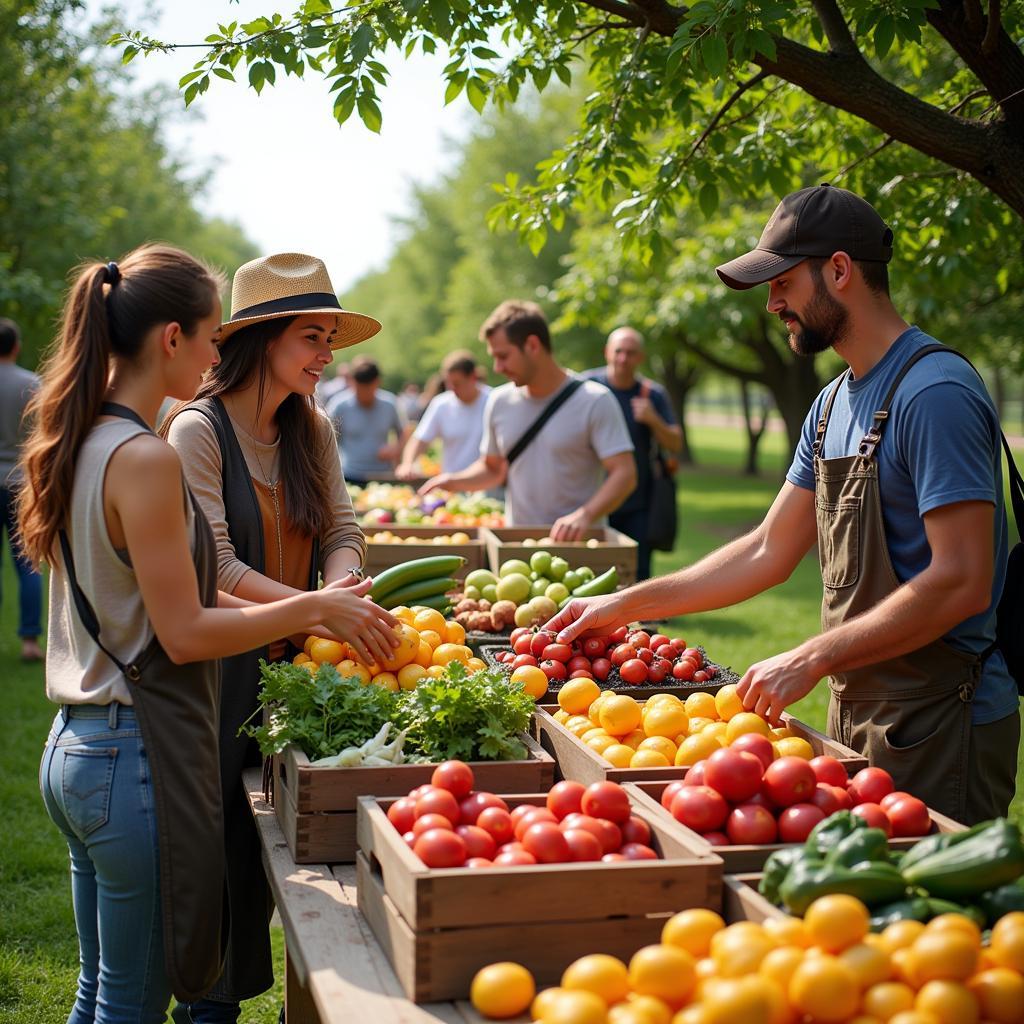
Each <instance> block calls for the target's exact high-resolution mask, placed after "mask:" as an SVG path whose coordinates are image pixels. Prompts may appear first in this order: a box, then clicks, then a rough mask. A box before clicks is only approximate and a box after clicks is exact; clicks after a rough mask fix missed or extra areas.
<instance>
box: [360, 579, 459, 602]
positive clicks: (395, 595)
mask: <svg viewBox="0 0 1024 1024" xmlns="http://www.w3.org/2000/svg"><path fill="white" fill-rule="evenodd" d="M458 585H459V581H458V580H455V579H452V577H451V576H444V577H441V578H440V579H438V578H436V577H434V578H432V579H429V580H420V581H419V582H418V583H409V584H407V585H406V586H404V587H399V588H398V589H397V590H392V591H391V593H390V594H386V595H385V596H384V597H382V598H381V599H380V606H381V608H397V607H398V606H399V605H400V604H416V603H417V601H418V599H419V598H422V597H437V596H438V595H444V593H445V592H446V591H448V590H452V589H454V588H455V587H457V586H458Z"/></svg>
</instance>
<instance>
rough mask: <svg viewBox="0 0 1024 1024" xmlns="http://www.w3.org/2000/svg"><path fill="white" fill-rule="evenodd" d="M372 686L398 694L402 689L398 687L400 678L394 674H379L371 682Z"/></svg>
mask: <svg viewBox="0 0 1024 1024" xmlns="http://www.w3.org/2000/svg"><path fill="white" fill-rule="evenodd" d="M370 685H371V686H380V687H383V688H384V689H385V690H390V691H391V692H392V693H397V692H398V691H399V690H400V689H401V687H400V686H399V685H398V676H396V675H395V673H394V672H378V673H377V674H376V675H375V676H374V677H373V678H372V679H371V680H370Z"/></svg>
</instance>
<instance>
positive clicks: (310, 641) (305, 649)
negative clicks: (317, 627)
mask: <svg viewBox="0 0 1024 1024" xmlns="http://www.w3.org/2000/svg"><path fill="white" fill-rule="evenodd" d="M319 639H320V637H318V636H317V635H316V633H310V634H309V636H307V637H306V642H305V643H304V644H303V645H302V653H303V654H305V655H306V657H307V658H308V657H309V648H310V647H311V646H312V644H313V641H314V640H319Z"/></svg>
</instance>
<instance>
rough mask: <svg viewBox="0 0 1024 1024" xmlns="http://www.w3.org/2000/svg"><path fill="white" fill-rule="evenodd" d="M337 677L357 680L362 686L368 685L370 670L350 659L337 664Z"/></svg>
mask: <svg viewBox="0 0 1024 1024" xmlns="http://www.w3.org/2000/svg"><path fill="white" fill-rule="evenodd" d="M338 675H339V676H341V678H342V679H358V680H359V682H360V683H361V684H362V685H363V686H367V685H369V682H370V678H371V674H370V670H369V669H368V668H367V667H366V666H365V665H362V664H360V663H359V662H358V661H353V660H352V659H351V658H346V659H345V660H344V661H339V662H338Z"/></svg>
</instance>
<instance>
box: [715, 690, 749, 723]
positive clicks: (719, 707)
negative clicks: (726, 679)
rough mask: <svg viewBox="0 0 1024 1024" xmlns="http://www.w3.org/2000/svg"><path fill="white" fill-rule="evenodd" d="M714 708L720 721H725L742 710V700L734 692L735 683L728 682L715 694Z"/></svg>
mask: <svg viewBox="0 0 1024 1024" xmlns="http://www.w3.org/2000/svg"><path fill="white" fill-rule="evenodd" d="M715 710H716V711H717V712H718V717H719V718H721V719H722V721H724V722H727V721H729V719H730V718H735V717H736V716H737V715H738V714H740V713H741V712H742V711H743V701H741V700H740V698H739V694H738V693H737V692H736V684H735V683H729V684H728V685H726V686H723V687H722V688H721V689H720V690H719V691H718V693H716V694H715Z"/></svg>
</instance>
